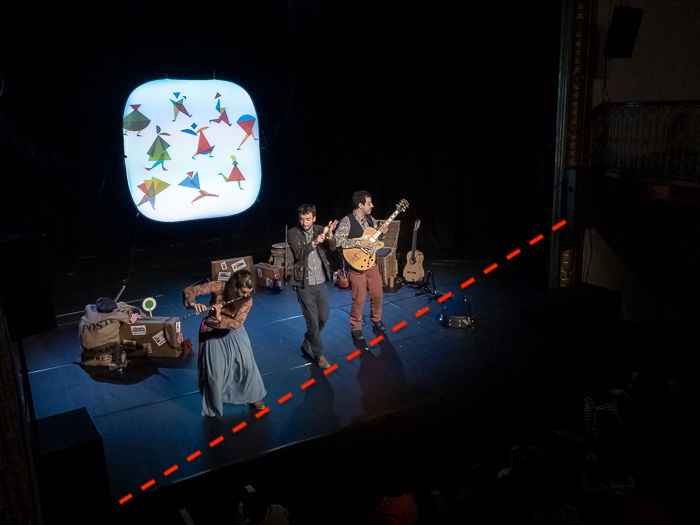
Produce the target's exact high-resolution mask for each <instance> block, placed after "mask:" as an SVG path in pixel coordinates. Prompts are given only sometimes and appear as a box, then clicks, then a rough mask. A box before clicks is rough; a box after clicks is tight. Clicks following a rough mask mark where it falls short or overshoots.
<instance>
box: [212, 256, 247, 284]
mask: <svg viewBox="0 0 700 525" xmlns="http://www.w3.org/2000/svg"><path fill="white" fill-rule="evenodd" d="M238 270H248V271H249V272H250V273H253V274H254V273H255V269H254V268H253V257H252V256H250V255H244V256H243V257H231V258H229V259H218V260H216V261H211V280H212V281H228V280H229V278H230V277H231V275H232V274H233V273H234V272H237V271H238Z"/></svg>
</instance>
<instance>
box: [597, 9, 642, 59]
mask: <svg viewBox="0 0 700 525" xmlns="http://www.w3.org/2000/svg"><path fill="white" fill-rule="evenodd" d="M643 12H644V10H643V9H640V8H637V7H623V6H617V7H615V9H614V10H613V15H612V20H611V21H610V27H609V28H608V38H607V40H606V42H605V56H606V57H608V58H630V57H631V56H632V50H633V49H634V43H635V41H636V40H637V33H638V32H639V24H640V23H641V22H642V13H643Z"/></svg>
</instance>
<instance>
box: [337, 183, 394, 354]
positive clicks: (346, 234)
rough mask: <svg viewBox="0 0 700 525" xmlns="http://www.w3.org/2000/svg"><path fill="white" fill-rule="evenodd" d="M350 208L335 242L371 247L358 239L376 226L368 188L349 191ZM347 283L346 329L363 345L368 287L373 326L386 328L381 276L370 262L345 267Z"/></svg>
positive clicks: (379, 330) (364, 344) (352, 246)
mask: <svg viewBox="0 0 700 525" xmlns="http://www.w3.org/2000/svg"><path fill="white" fill-rule="evenodd" d="M352 204H353V208H354V209H353V211H352V213H350V214H348V215H346V216H345V217H343V218H342V219H341V220H340V223H339V224H338V229H337V231H336V232H335V240H336V244H337V245H338V246H339V247H341V248H343V249H350V248H364V249H367V250H369V249H371V248H372V244H373V243H372V241H371V240H370V239H362V238H361V237H362V235H363V233H364V231H365V230H366V229H367V228H375V229H376V228H377V226H378V223H377V220H376V219H375V218H374V217H372V215H370V214H371V213H372V208H373V207H374V204H373V203H372V194H371V193H370V192H368V191H356V192H355V193H353V195H352ZM387 230H388V228H387V226H382V227H381V228H379V231H381V232H382V234H385V233H386V232H387ZM348 277H349V278H350V287H351V289H352V308H351V309H350V331H351V334H352V338H353V341H354V342H355V343H356V346H358V347H365V346H366V341H365V338H364V336H363V335H362V310H363V309H364V306H365V298H366V296H367V292H368V291H369V300H370V303H369V304H370V314H371V319H372V324H373V325H374V330H375V331H377V332H380V333H383V332H385V331H386V326H384V323H383V322H382V299H383V296H384V292H383V291H382V277H381V275H380V273H379V268H378V267H377V266H376V265H373V266H372V267H371V268H369V269H368V270H364V271H358V270H356V269H355V268H352V267H350V268H348Z"/></svg>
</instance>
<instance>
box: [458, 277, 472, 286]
mask: <svg viewBox="0 0 700 525" xmlns="http://www.w3.org/2000/svg"><path fill="white" fill-rule="evenodd" d="M475 282H476V279H474V277H470V278H469V279H467V280H466V281H464V282H463V283H462V284H460V285H459V286H460V288H466V287H467V286H469V285H471V284H474V283H475Z"/></svg>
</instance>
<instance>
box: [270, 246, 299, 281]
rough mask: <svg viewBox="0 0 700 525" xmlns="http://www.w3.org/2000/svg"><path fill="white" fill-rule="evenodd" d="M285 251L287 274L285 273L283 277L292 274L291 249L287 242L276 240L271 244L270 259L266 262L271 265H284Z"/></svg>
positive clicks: (292, 260)
mask: <svg viewBox="0 0 700 525" xmlns="http://www.w3.org/2000/svg"><path fill="white" fill-rule="evenodd" d="M285 252H286V254H287V274H286V275H285V278H286V279H288V278H289V277H290V276H291V275H292V264H293V263H294V258H293V257H292V250H291V249H290V248H289V244H287V243H286V242H278V243H275V244H273V245H272V250H271V253H270V260H269V261H268V262H269V263H270V264H271V265H272V266H279V267H280V268H282V267H284V257H285Z"/></svg>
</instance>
